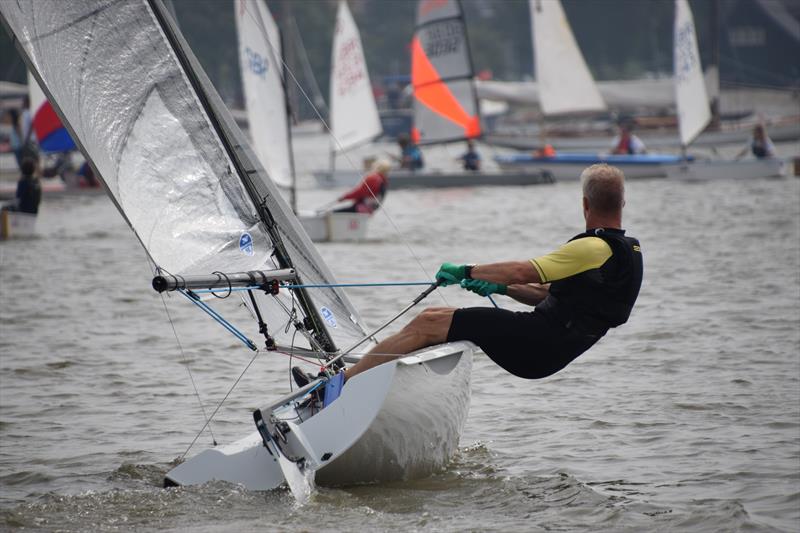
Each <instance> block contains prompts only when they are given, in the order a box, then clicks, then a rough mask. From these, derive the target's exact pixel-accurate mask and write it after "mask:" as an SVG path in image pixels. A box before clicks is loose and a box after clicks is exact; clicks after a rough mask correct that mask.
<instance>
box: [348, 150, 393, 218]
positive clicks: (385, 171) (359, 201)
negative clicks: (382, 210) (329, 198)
mask: <svg viewBox="0 0 800 533" xmlns="http://www.w3.org/2000/svg"><path fill="white" fill-rule="evenodd" d="M391 168H392V166H391V164H390V163H389V162H387V161H383V160H381V161H378V162H377V163H375V166H374V167H373V171H372V172H371V173H369V174H368V175H367V176H365V177H364V179H362V180H361V182H360V183H359V184H358V185H356V186H355V187H354V188H353V189H351V190H350V191H348V192H346V193H345V194H343V195H342V196H340V197H339V198H338V201H340V202H344V201H346V200H352V201H353V203H352V204H351V205H350V206H348V207H345V208H342V209H337V210H336V211H337V212H339V213H374V212H375V211H377V210H378V208H379V207H380V205H381V202H382V201H383V199H384V198H385V197H386V193H387V191H388V189H389V170H390V169H391Z"/></svg>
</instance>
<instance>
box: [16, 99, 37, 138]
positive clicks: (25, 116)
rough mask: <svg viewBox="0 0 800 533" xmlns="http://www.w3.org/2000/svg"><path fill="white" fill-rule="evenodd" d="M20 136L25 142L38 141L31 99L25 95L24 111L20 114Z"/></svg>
mask: <svg viewBox="0 0 800 533" xmlns="http://www.w3.org/2000/svg"><path fill="white" fill-rule="evenodd" d="M19 131H20V138H21V139H22V142H23V143H24V144H28V143H29V142H33V143H36V133H34V131H33V113H31V100H30V98H29V97H28V96H27V95H25V96H23V97H22V113H21V114H20V116H19Z"/></svg>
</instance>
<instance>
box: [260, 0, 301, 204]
mask: <svg viewBox="0 0 800 533" xmlns="http://www.w3.org/2000/svg"><path fill="white" fill-rule="evenodd" d="M264 5H265V7H266V9H269V7H268V6H266V0H264ZM290 10H291V7H290V5H289V4H286V11H285V12H284V16H288V15H289V13H290ZM261 27H262V31H264V30H263V28H264V24H263V22H262V24H261ZM278 34H279V35H280V40H281V80H282V85H283V105H284V106H285V108H286V140H287V143H288V147H289V173H290V174H291V178H292V179H291V182H292V186H291V187H290V188H289V205H290V206H291V208H292V212H294V213H295V214H297V174H296V172H295V167H294V148H293V146H292V104H291V102H290V101H289V76H288V75H289V68H288V62H287V61H286V40H287V39H286V34H285V33H284V31H283V30H281V29H280V28H278Z"/></svg>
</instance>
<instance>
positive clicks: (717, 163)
mask: <svg viewBox="0 0 800 533" xmlns="http://www.w3.org/2000/svg"><path fill="white" fill-rule="evenodd" d="M787 169H788V165H787V164H786V162H785V161H783V160H782V159H745V160H741V161H722V160H713V159H712V160H707V161H706V160H698V161H690V162H686V163H681V164H678V165H670V166H669V167H667V176H668V177H669V178H670V179H677V180H687V181H694V180H697V181H706V180H720V179H725V180H752V179H757V178H777V177H781V176H785V175H786V174H787Z"/></svg>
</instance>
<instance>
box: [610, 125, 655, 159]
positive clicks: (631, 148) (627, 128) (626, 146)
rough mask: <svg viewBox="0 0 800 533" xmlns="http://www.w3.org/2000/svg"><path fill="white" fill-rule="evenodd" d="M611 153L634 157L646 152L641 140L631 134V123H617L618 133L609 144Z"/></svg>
mask: <svg viewBox="0 0 800 533" xmlns="http://www.w3.org/2000/svg"><path fill="white" fill-rule="evenodd" d="M611 146H612V149H611V153H612V154H617V155H634V154H643V153H645V152H647V148H646V147H645V145H644V143H643V142H642V140H641V139H640V138H639V137H637V136H636V135H634V134H633V123H632V122H631V121H624V122H620V123H619V133H618V134H617V136H616V137H614V140H613V141H612V142H611Z"/></svg>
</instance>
